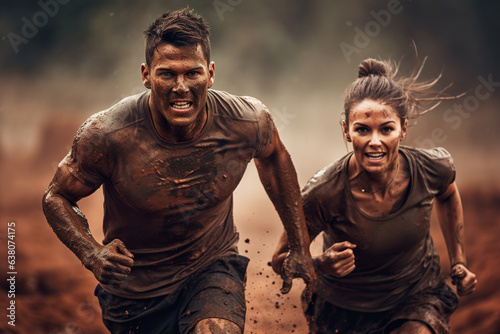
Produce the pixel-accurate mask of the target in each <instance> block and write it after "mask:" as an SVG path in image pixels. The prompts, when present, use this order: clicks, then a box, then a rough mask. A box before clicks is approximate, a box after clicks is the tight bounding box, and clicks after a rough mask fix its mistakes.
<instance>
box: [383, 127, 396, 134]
mask: <svg viewBox="0 0 500 334" xmlns="http://www.w3.org/2000/svg"><path fill="white" fill-rule="evenodd" d="M393 130H394V129H393V128H391V127H385V128H383V129H382V132H384V133H391V132H392V131H393Z"/></svg>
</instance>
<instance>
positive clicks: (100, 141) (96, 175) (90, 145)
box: [62, 114, 109, 188]
mask: <svg viewBox="0 0 500 334" xmlns="http://www.w3.org/2000/svg"><path fill="white" fill-rule="evenodd" d="M106 153H107V147H106V136H105V134H104V131H103V129H102V124H101V122H100V117H99V115H98V114H97V115H94V116H92V117H90V118H89V119H88V120H87V121H85V123H83V125H82V126H81V127H80V128H79V129H78V132H77V133H76V135H75V138H74V140H73V145H72V147H71V150H70V152H69V153H68V155H67V156H66V157H65V158H64V160H63V162H62V163H63V164H64V165H65V166H66V167H67V169H68V170H69V172H70V173H71V174H72V175H73V176H74V177H76V178H77V179H78V180H79V181H81V182H82V183H83V184H85V185H86V186H89V187H92V188H97V187H99V186H100V185H101V184H102V183H103V182H104V181H105V179H106V177H107V175H108V172H109V166H108V156H107V154H106Z"/></svg>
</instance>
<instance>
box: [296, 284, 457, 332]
mask: <svg viewBox="0 0 500 334" xmlns="http://www.w3.org/2000/svg"><path fill="white" fill-rule="evenodd" d="M302 301H303V304H304V309H305V315H306V318H307V321H308V324H309V329H310V333H322V334H329V333H335V334H342V333H349V334H355V333H359V334H361V333H363V334H385V333H390V332H391V331H393V330H394V329H397V328H398V327H400V326H401V325H402V324H404V323H405V322H408V321H417V322H420V323H422V324H425V325H426V326H427V327H428V328H429V329H430V330H431V331H432V332H433V333H435V334H445V333H449V331H450V316H451V314H452V313H453V312H454V311H455V310H456V308H457V306H458V298H457V295H456V294H455V292H454V291H453V290H452V289H451V288H450V287H449V286H448V285H446V284H444V285H443V286H442V287H439V288H429V289H425V290H422V291H420V292H419V293H417V294H415V295H413V296H410V297H408V298H407V299H406V300H405V301H404V302H403V303H401V304H400V305H399V307H396V308H394V309H393V310H389V311H385V312H357V311H351V310H346V309H343V308H341V307H338V306H335V305H333V304H331V303H329V302H327V301H326V300H324V299H322V298H321V297H320V296H318V295H316V294H313V297H312V300H311V301H310V302H309V303H305V302H304V294H303V298H302Z"/></svg>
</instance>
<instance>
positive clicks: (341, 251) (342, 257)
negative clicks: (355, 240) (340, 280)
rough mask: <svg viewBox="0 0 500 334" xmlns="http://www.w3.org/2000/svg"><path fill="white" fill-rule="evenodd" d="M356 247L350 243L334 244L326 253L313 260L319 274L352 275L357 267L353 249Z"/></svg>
mask: <svg viewBox="0 0 500 334" xmlns="http://www.w3.org/2000/svg"><path fill="white" fill-rule="evenodd" d="M354 248H356V245H354V244H352V243H350V242H349V241H343V242H339V243H336V244H333V246H332V247H330V248H328V249H327V250H326V252H324V253H323V254H321V255H320V256H317V257H315V258H314V259H313V262H314V263H315V267H316V271H317V273H318V274H326V275H332V276H335V277H344V276H346V275H348V274H350V273H351V272H352V271H353V270H354V268H356V266H355V260H354V252H353V249H354Z"/></svg>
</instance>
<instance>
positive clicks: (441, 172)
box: [417, 147, 456, 196]
mask: <svg viewBox="0 0 500 334" xmlns="http://www.w3.org/2000/svg"><path fill="white" fill-rule="evenodd" d="M418 160H419V161H417V162H418V163H419V164H421V166H423V168H424V171H425V173H426V176H427V183H428V186H429V190H430V191H431V192H433V193H434V194H435V196H439V195H441V194H443V193H444V192H445V191H446V189H448V187H449V186H450V185H451V184H452V183H453V182H454V181H455V174H456V171H455V164H454V163H453V158H452V157H451V155H450V153H449V152H448V151H447V150H445V149H444V148H442V147H438V148H434V149H430V150H422V151H421V154H420V156H419V157H418Z"/></svg>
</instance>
